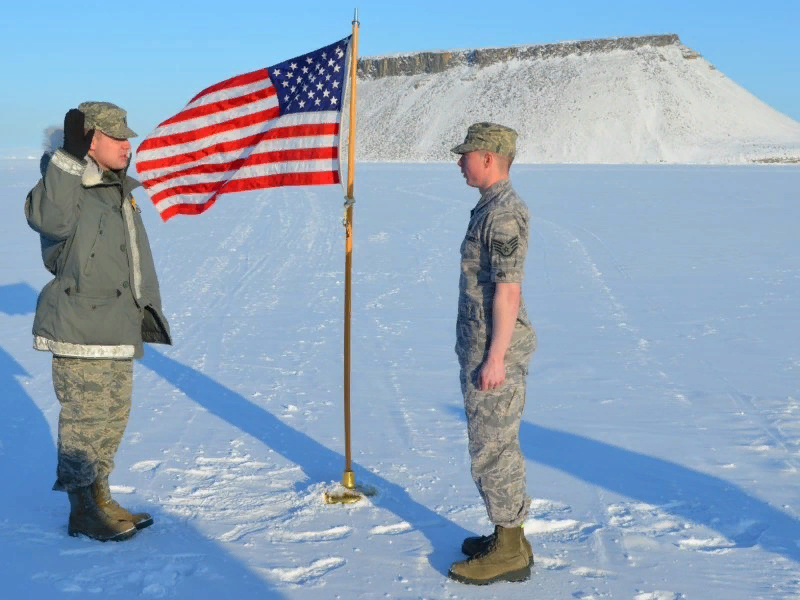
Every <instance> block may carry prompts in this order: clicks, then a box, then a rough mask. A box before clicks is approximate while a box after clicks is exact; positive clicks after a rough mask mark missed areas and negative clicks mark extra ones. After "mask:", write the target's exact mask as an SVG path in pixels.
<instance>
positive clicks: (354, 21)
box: [353, 8, 360, 25]
mask: <svg viewBox="0 0 800 600" xmlns="http://www.w3.org/2000/svg"><path fill="white" fill-rule="evenodd" d="M357 23H358V9H357V8H356V9H355V14H354V15H353V25H355V24H357ZM358 24H359V25H360V23H358Z"/></svg>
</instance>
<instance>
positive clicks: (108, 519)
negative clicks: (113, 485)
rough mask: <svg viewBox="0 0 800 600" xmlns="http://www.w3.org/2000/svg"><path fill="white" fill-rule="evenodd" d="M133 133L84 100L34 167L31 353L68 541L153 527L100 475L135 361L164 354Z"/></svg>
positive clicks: (164, 331) (115, 442)
mask: <svg viewBox="0 0 800 600" xmlns="http://www.w3.org/2000/svg"><path fill="white" fill-rule="evenodd" d="M135 135H136V134H135V133H134V132H133V131H132V130H131V129H130V128H129V127H128V124H127V121H126V112H125V111H124V110H123V109H121V108H119V107H118V106H116V105H114V104H111V103H109V102H84V103H82V104H81V105H80V106H79V107H78V108H73V109H70V110H69V111H68V112H67V114H66V116H65V117H64V144H63V148H60V149H58V150H57V151H56V152H55V153H54V154H52V156H49V155H48V154H47V153H46V154H45V156H43V157H42V162H41V167H42V179H40V180H39V182H38V183H37V184H36V186H35V187H34V188H33V189H32V190H31V191H30V193H29V194H28V198H27V200H26V202H25V217H26V218H27V220H28V224H29V225H30V226H31V228H32V229H33V230H34V231H36V232H37V233H38V234H39V237H40V239H41V245H42V259H43V261H44V265H45V267H46V268H47V270H48V271H50V272H51V273H52V274H53V276H54V278H53V279H52V280H51V281H50V282H49V283H48V284H47V285H45V287H44V289H42V292H41V294H39V300H38V302H37V304H36V316H35V318H34V322H33V345H34V348H36V349H37V350H44V351H49V352H51V353H52V354H53V387H54V388H55V393H56V396H57V397H58V401H59V402H60V403H61V412H60V414H59V418H58V467H57V470H56V475H57V479H56V484H55V486H54V487H53V489H56V490H62V491H66V492H67V493H68V495H69V501H70V515H69V529H68V531H69V534H70V535H79V534H82V535H86V536H88V537H90V538H93V539H97V540H101V541H106V540H123V539H127V538H129V537H131V536H132V535H133V534H134V533H136V530H137V529H142V528H143V527H147V526H148V525H151V524H152V523H153V518H152V517H151V516H150V515H149V514H147V513H131V512H130V511H128V510H127V509H125V508H123V507H121V506H120V505H119V504H117V503H116V502H115V501H114V500H113V499H112V497H111V493H110V490H109V485H108V476H109V474H110V473H111V471H112V470H113V468H114V455H115V454H116V452H117V448H118V447H119V444H120V442H121V440H122V435H123V433H124V432H125V427H126V425H127V423H128V416H129V414H130V410H131V393H132V386H133V359H134V358H140V357H141V356H142V354H143V343H144V342H155V343H162V344H170V343H172V342H171V338H170V334H169V327H168V325H167V320H166V319H165V318H164V315H163V312H162V310H161V297H160V294H159V288H158V279H157V278H156V271H155V266H154V264H153V256H152V254H151V252H150V244H149V242H148V240H147V234H146V233H145V230H144V224H143V223H142V218H141V216H140V214H139V210H138V209H137V207H136V204H135V202H134V200H133V196H132V195H131V191H132V190H133V189H134V188H136V187H137V186H138V185H139V183H138V182H137V181H136V180H135V179H132V178H131V177H128V175H127V170H128V164H129V163H130V155H131V144H130V142H129V141H128V138H131V137H134V136H135Z"/></svg>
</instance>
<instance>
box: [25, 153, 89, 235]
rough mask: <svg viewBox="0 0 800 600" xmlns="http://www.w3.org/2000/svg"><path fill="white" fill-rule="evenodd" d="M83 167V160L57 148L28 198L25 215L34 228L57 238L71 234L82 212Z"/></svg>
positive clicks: (40, 232) (42, 233)
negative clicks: (80, 202)
mask: <svg viewBox="0 0 800 600" xmlns="http://www.w3.org/2000/svg"><path fill="white" fill-rule="evenodd" d="M83 169H84V165H83V163H82V162H81V161H78V160H76V159H75V158H74V157H72V156H71V155H69V154H68V153H66V152H64V151H63V150H57V151H56V153H55V154H54V155H53V158H52V159H51V160H50V163H49V164H48V165H47V170H46V171H45V173H44V176H43V177H42V179H40V180H39V183H37V184H36V187H34V188H33V189H32V190H31V191H30V192H29V193H28V198H27V199H26V201H25V218H26V219H27V221H28V225H30V226H31V228H32V229H33V230H34V231H36V232H37V233H39V234H41V235H43V236H44V237H46V238H48V239H51V240H55V241H58V240H64V239H66V238H68V237H69V236H70V235H71V234H72V232H73V231H74V230H75V226H76V224H77V222H78V215H79V214H80V204H79V199H80V195H81V191H82V189H83V188H82V187H81V174H82V173H83Z"/></svg>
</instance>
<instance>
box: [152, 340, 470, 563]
mask: <svg viewBox="0 0 800 600" xmlns="http://www.w3.org/2000/svg"><path fill="white" fill-rule="evenodd" d="M142 364H143V365H144V366H146V367H147V368H149V369H151V370H153V371H154V372H155V373H157V374H158V375H159V376H160V377H162V378H163V379H165V380H166V381H168V382H169V383H170V384H172V385H173V386H175V387H176V388H178V389H179V390H181V391H182V392H183V393H184V394H186V395H187V396H188V397H189V398H190V399H191V400H193V401H194V402H196V403H198V404H199V405H201V406H203V407H205V408H206V409H207V410H209V411H210V412H211V413H213V414H214V415H216V416H218V417H220V418H221V419H224V420H225V421H227V422H228V423H230V424H231V425H233V426H234V427H237V428H238V429H240V430H241V431H243V432H245V433H247V434H249V435H251V436H253V437H254V438H256V439H258V440H261V441H262V442H263V443H264V444H265V445H267V446H268V447H270V448H272V449H273V450H274V451H275V452H278V453H279V454H281V455H282V456H283V457H284V458H286V459H287V460H289V461H291V462H292V463H294V464H296V465H298V466H299V467H301V468H302V469H303V471H304V473H305V474H306V475H307V476H308V478H309V479H310V480H311V481H312V482H324V481H328V480H330V474H331V473H337V472H339V471H340V470H341V469H342V467H343V465H344V456H343V455H342V454H339V453H338V452H334V451H333V450H331V449H330V448H327V447H325V446H323V445H322V444H320V443H319V442H317V441H316V440H314V439H313V438H310V437H309V436H308V435H306V434H304V433H301V432H299V431H297V430H295V429H293V428H291V427H289V426H288V425H286V424H285V423H284V422H283V421H281V420H280V419H278V418H277V417H275V416H274V415H273V414H272V413H270V412H269V411H267V410H265V409H264V408H261V407H260V406H257V405H255V404H253V403H252V402H250V401H249V400H248V399H246V398H245V397H244V396H242V395H240V394H238V393H236V392H234V391H233V390H231V389H229V388H227V387H225V386H223V385H221V384H220V383H218V382H216V381H214V380H213V379H211V378H210V377H208V376H206V375H204V374H203V373H201V372H199V371H197V370H195V369H193V368H191V367H187V366H186V365H183V364H181V363H179V362H177V361H175V360H173V359H172V358H170V357H168V356H166V355H164V354H161V353H159V352H157V351H155V350H153V348H151V347H148V348H147V350H146V352H145V355H144V358H143V359H142ZM353 470H354V471H356V472H358V474H359V481H360V483H364V484H368V485H372V486H375V487H377V488H378V489H379V490H380V492H381V495H380V496H379V498H378V499H377V501H376V502H375V504H376V505H377V506H379V507H381V508H385V509H386V510H389V511H390V512H392V513H394V514H395V515H396V516H397V517H399V518H400V519H403V520H404V521H407V522H408V523H410V524H411V525H413V526H414V528H415V529H417V530H418V531H420V532H421V533H422V534H423V535H425V537H426V538H428V540H429V541H430V543H431V546H432V548H433V552H432V554H431V555H430V557H429V561H430V564H431V566H432V567H433V568H434V569H436V570H437V571H438V572H439V573H441V574H446V573H447V571H448V569H449V566H450V563H451V562H452V561H453V560H460V559H461V558H463V557H462V556H461V554H460V553H459V552H458V548H459V544H460V541H461V539H462V538H463V537H465V536H468V535H474V534H473V533H472V532H468V531H467V530H465V529H464V528H462V527H461V526H459V525H457V524H455V523H453V522H452V521H450V520H449V519H447V518H445V517H443V516H442V515H440V514H438V513H436V512H434V511H433V510H431V509H430V508H428V507H427V506H424V505H422V504H420V503H418V502H416V501H415V500H413V499H412V498H411V496H409V494H408V492H406V491H405V490H404V489H403V488H401V487H400V486H399V485H397V484H396V483H392V482H390V481H387V480H386V479H384V478H382V477H380V476H379V475H376V474H375V473H372V472H371V471H370V470H369V469H367V468H366V467H364V466H363V465H359V464H357V463H355V462H353ZM454 540H457V541H458V543H454Z"/></svg>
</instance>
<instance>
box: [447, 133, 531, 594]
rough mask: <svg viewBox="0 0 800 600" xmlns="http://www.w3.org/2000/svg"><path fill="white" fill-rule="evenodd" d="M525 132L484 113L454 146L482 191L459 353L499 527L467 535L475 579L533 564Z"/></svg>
mask: <svg viewBox="0 0 800 600" xmlns="http://www.w3.org/2000/svg"><path fill="white" fill-rule="evenodd" d="M516 138H517V134H516V132H515V131H514V130H513V129H510V128H508V127H504V126H502V125H497V124H494V123H476V124H474V125H472V126H471V127H470V128H469V130H468V132H467V136H466V139H465V140H464V143H463V144H460V145H459V146H456V147H455V148H453V152H454V153H456V154H460V155H461V157H460V158H459V161H458V165H459V167H461V172H462V174H463V175H464V177H465V179H466V182H467V185H469V186H471V187H476V188H478V189H479V190H480V192H481V197H480V200H479V201H478V204H477V205H476V206H475V208H474V209H473V210H472V212H471V215H470V221H469V226H468V227H467V234H466V237H465V238H464V242H463V243H462V245H461V278H460V282H459V298H458V319H457V322H456V354H457V355H458V361H459V364H460V366H461V391H462V393H463V395H464V408H465V411H466V416H467V432H468V437H469V454H470V460H471V463H472V477H473V479H474V481H475V484H476V485H477V487H478V491H479V492H480V495H481V497H482V498H483V501H484V504H485V505H486V510H487V512H488V515H489V520H490V521H491V522H492V523H494V525H495V531H494V533H493V534H491V535H488V536H481V537H472V538H467V539H466V540H464V543H463V545H462V551H463V552H464V553H465V554H466V555H467V556H469V559H467V560H465V561H460V562H456V563H454V564H453V565H452V566H451V568H450V573H449V575H450V577H451V578H453V579H455V580H457V581H461V582H464V583H472V584H486V583H491V582H494V581H501V580H503V581H522V580H525V579H527V578H528V577H529V576H530V570H531V566H532V565H533V553H532V551H531V547H530V544H529V543H528V541H527V540H526V539H525V535H524V531H523V529H522V524H523V523H524V521H525V517H526V515H527V514H528V508H529V505H530V498H529V497H528V496H527V494H526V482H525V462H524V458H523V456H522V452H521V450H520V446H519V427H520V421H521V419H522V410H523V408H524V406H525V383H526V377H527V375H528V363H529V362H530V358H531V355H532V354H533V351H534V350H535V347H536V335H535V333H534V330H533V327H532V326H531V323H530V320H529V319H528V316H527V314H526V312H525V305H524V303H523V301H522V293H521V284H522V280H523V276H524V268H525V255H526V253H527V249H528V220H529V219H528V208H527V206H526V205H525V203H524V202H523V201H522V199H521V198H520V197H519V196H518V195H517V194H516V192H515V191H514V188H512V187H511V181H510V180H509V178H508V173H509V168H510V166H511V162H512V161H513V159H514V154H515V152H516Z"/></svg>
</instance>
